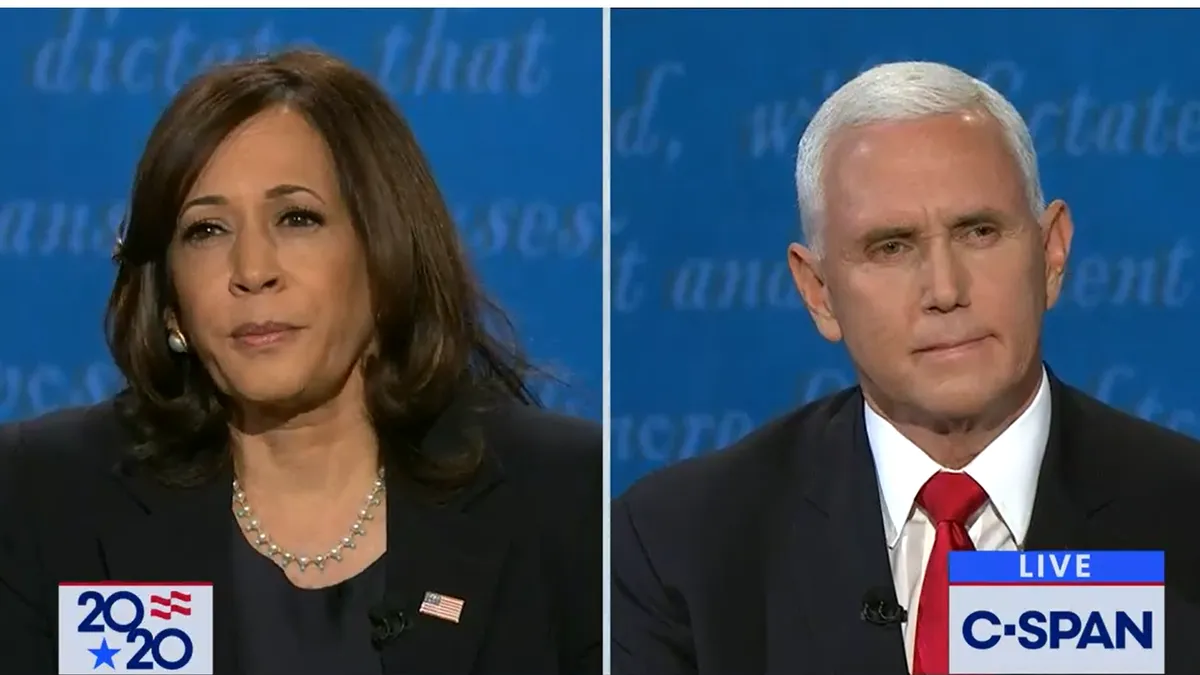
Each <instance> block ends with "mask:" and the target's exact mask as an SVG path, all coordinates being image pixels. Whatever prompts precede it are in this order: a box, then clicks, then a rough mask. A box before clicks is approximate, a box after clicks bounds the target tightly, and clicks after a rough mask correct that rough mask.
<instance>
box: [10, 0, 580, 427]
mask: <svg viewBox="0 0 1200 675" xmlns="http://www.w3.org/2000/svg"><path fill="white" fill-rule="evenodd" d="M0 19H2V20H0V45H2V46H0V83H3V84H0V87H2V89H0V91H2V92H3V105H0V148H2V149H3V152H0V288H2V289H3V290H2V291H0V316H2V317H4V320H3V324H2V325H0V421H7V420H13V419H19V418H24V417H29V416H32V415H36V414H39V413H42V412H46V411H48V410H51V409H54V408H59V407H63V406H68V405H77V404H84V403H90V402H93V401H98V400H100V399H102V398H104V397H106V396H108V395H109V394H111V393H112V392H113V391H115V390H116V388H117V387H118V386H119V385H120V379H119V375H118V373H117V372H116V371H115V369H114V368H113V367H112V365H111V363H110V361H109V359H108V353H107V351H106V349H105V347H104V341H103V334H102V330H101V320H102V310H103V306H104V303H105V300H106V298H107V294H108V290H109V285H110V283H111V280H112V275H113V271H114V270H113V266H112V263H111V262H110V261H109V255H110V253H111V250H112V246H113V242H114V237H115V232H116V226H117V224H118V223H119V221H120V220H121V218H122V216H123V214H124V209H125V204H124V201H125V199H126V198H127V195H128V190H129V187H130V183H131V179H132V175H133V168H134V164H135V162H136V161H137V158H138V155H139V154H140V152H141V148H142V144H143V143H144V142H145V139H146V137H147V136H148V134H149V132H150V128H151V126H152V125H153V123H154V121H155V120H156V118H157V116H158V115H159V113H160V112H161V110H162V109H163V107H164V106H165V105H166V104H167V102H168V101H169V99H170V97H171V96H172V95H173V94H174V93H175V92H176V91H177V90H178V88H179V87H180V85H181V84H182V83H183V82H185V81H187V80H188V79H189V78H191V77H192V76H193V75H195V74H196V73H198V72H200V71H202V70H203V69H205V68H206V67H208V66H210V65H212V64H214V63H218V62H221V61H227V60H230V59H237V58H245V57H249V56H253V55H256V54H259V53H263V52H267V51H273V50H278V49H280V48H283V47H286V46H295V45H305V46H316V47H320V48H323V49H326V50H328V51H331V52H333V53H335V54H337V55H339V56H342V57H344V58H346V59H348V60H350V61H351V62H352V63H354V64H355V65H356V66H358V67H360V68H362V69H363V70H364V71H365V72H367V73H369V74H370V75H372V76H373V77H374V78H375V79H376V80H377V81H378V82H380V83H381V84H382V85H383V86H384V87H386V89H387V90H388V91H389V92H390V93H391V94H392V96H393V97H394V99H395V100H396V101H397V102H398V103H399V104H400V106H401V108H402V110H403V111H404V113H405V114H406V116H407V117H408V119H409V121H410V122H411V124H412V126H413V127H414V129H415V131H416V134H417V137H418V138H419V140H420V141H421V144H422V145H423V146H424V148H425V150H426V152H427V154H428V156H429V157H430V160H431V162H432V164H433V167H434V171H435V173H436V175H437V177H438V179H439V180H440V182H441V185H442V187H443V189H444V192H445V193H446V196H447V199H448V200H449V202H450V203H451V205H452V208H453V211H454V213H455V215H456V217H457V219H458V221H459V224H460V226H461V228H462V230H463V233H464V236H465V237H466V239H467V241H468V242H469V243H470V247H471V250H472V252H473V256H474V260H475V262H476V265H477V268H478V270H479V271H480V273H481V274H482V276H483V277H484V280H485V282H486V283H487V285H488V287H489V288H490V289H491V290H492V292H493V294H494V295H495V296H497V297H498V298H499V300H500V301H501V302H502V303H503V304H504V305H505V306H506V307H507V308H508V309H509V310H510V312H511V314H512V315H513V318H514V321H515V323H516V324H517V328H518V329H519V330H520V331H521V334H522V335H523V337H524V338H525V342H526V344H527V346H528V348H529V351H530V352H531V353H532V355H533V356H535V357H536V358H537V359H538V360H540V361H541V362H542V363H543V364H545V365H548V366H549V367H551V368H553V369H554V370H555V371H556V372H558V373H561V374H564V376H565V379H566V380H567V383H568V385H569V386H568V387H565V388H564V387H560V386H555V387H553V388H547V389H545V390H544V391H543V397H544V399H545V400H546V402H547V403H549V404H550V405H551V406H553V407H555V408H558V409H561V410H567V411H570V412H575V413H578V414H582V415H585V416H588V417H591V418H594V419H599V417H600V400H601V396H600V392H601V387H600V385H601V335H600V331H601V319H602V316H601V296H602V287H601V283H602V281H601V259H600V251H601V244H602V221H601V212H600V196H601V186H602V175H601V172H602V168H601V159H602V158H601V153H602V149H603V146H602V141H601V131H602V130H601V125H602V112H603V111H602V105H603V104H602V89H601V87H602V79H601V78H602V51H601V49H602V44H601V39H602V34H601V30H602V24H601V21H602V16H601V11H600V10H599V9H596V10H544V11H517V10H451V11H447V10H432V11H424V10H354V11H307V10H306V11H300V10H291V11H278V10H276V11H258V10H254V11H250V10H246V11H236V10H162V11H151V10H103V9H95V10H82V9H79V10H61V11H60V10H54V11H50V10H41V11H15V10H4V11H0Z"/></svg>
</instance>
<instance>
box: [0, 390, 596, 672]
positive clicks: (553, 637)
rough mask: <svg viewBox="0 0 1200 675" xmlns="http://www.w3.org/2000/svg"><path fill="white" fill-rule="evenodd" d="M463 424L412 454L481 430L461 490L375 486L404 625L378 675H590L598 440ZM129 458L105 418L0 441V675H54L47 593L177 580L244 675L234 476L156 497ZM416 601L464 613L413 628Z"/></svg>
mask: <svg viewBox="0 0 1200 675" xmlns="http://www.w3.org/2000/svg"><path fill="white" fill-rule="evenodd" d="M463 417H464V415H463V414H461V411H459V413H458V414H455V415H450V414H447V415H444V416H443V418H442V420H439V423H438V424H437V425H435V426H434V430H433V431H432V432H430V434H429V435H427V436H426V440H425V441H424V443H423V448H424V449H425V450H428V451H431V452H437V451H438V448H437V447H434V446H437V445H438V444H449V445H453V444H454V443H455V442H457V441H460V440H461V438H460V437H459V436H458V435H457V434H458V430H459V429H466V428H470V429H476V430H477V431H481V432H482V437H483V439H484V440H485V443H486V448H487V453H486V457H485V461H484V463H483V467H482V469H481V470H480V471H479V473H478V475H477V477H476V478H475V480H474V482H473V483H472V484H471V485H470V486H469V487H468V488H467V489H466V490H465V491H462V492H461V493H459V494H457V496H456V497H455V498H454V499H452V500H451V501H450V502H449V503H446V504H444V505H441V506H435V505H433V504H431V503H430V502H428V501H425V500H421V499H417V498H408V497H406V492H405V490H404V488H403V487H402V486H400V485H394V481H393V479H392V478H391V477H389V479H388V487H389V491H388V497H389V498H388V500H387V509H388V513H387V516H388V518H387V527H388V544H389V549H390V550H389V552H388V554H387V556H386V566H387V571H386V577H387V581H386V597H385V599H384V601H383V603H382V605H381V606H382V607H383V608H385V609H392V610H396V611H404V612H406V615H407V616H409V617H415V619H412V620H411V621H410V624H409V626H408V628H407V629H406V630H404V631H403V632H402V633H400V634H399V635H398V636H396V637H395V639H393V640H391V641H390V642H387V643H386V644H384V645H383V646H381V647H380V652H381V653H380V656H381V659H382V663H383V666H384V672H385V673H389V674H391V673H397V674H399V673H421V674H422V675H435V674H438V673H446V674H451V673H453V674H456V675H461V674H464V673H505V674H510V673H511V674H517V673H520V674H521V675H535V674H539V673H568V674H569V673H584V674H597V675H598V674H599V673H600V668H601V666H600V664H601V661H600V659H601V621H602V597H601V596H602V588H603V586H602V578H601V575H602V570H603V566H602V561H601V551H602V537H603V531H602V515H601V510H602V509H601V505H602V462H603V457H602V449H601V445H602V444H601V431H600V427H599V426H598V425H595V424H592V423H589V422H584V421H581V420H576V419H572V418H568V417H562V416H559V415H555V414H552V413H549V412H546V411H543V410H540V409H537V408H533V407H526V406H521V405H517V404H512V403H503V404H499V405H498V406H496V407H493V408H492V409H491V410H490V411H488V412H472V413H470V414H468V415H465V417H467V418H469V420H470V422H471V423H470V424H464V423H463V419H462V418H463ZM451 418H454V419H451ZM447 420H451V421H447ZM382 440H383V441H384V442H385V443H386V442H387V439H382ZM128 447H129V438H128V436H127V435H126V434H125V432H124V431H123V429H122V427H121V426H120V425H119V424H118V422H117V417H116V413H115V410H114V407H113V404H112V403H111V402H107V403H103V404H100V405H96V406H92V407H86V408H76V409H71V410H66V411H62V412H58V413H53V414H50V415H48V416H44V417H41V418H38V419H35V420H32V421H27V422H22V423H16V424H10V425H7V426H3V427H0V663H2V664H3V665H2V666H0V671H3V672H5V673H14V674H16V673H20V674H21V675H42V674H48V673H57V672H58V669H57V630H58V629H57V619H56V613H57V607H58V601H57V585H58V584H59V582H63V581H74V582H81V581H84V582H86V581H106V580H112V581H124V582H133V581H141V582H145V581H176V582H178V581H181V580H188V581H211V582H212V583H213V593H214V603H215V610H214V613H215V614H214V620H213V625H214V629H215V631H216V633H215V637H214V654H213V656H214V666H215V669H216V672H217V673H219V674H220V675H226V674H234V673H240V672H241V671H240V670H239V668H238V666H237V656H236V652H237V650H236V648H235V644H234V639H233V636H232V635H231V634H230V633H231V631H232V630H233V629H232V628H231V626H232V625H233V624H234V622H233V621H231V620H229V619H230V618H231V617H230V614H231V610H230V606H231V604H232V599H231V598H230V597H229V595H228V593H229V590H228V589H229V586H230V582H229V579H228V577H229V576H230V575H231V572H230V567H231V565H230V563H229V555H230V549H229V546H230V543H231V541H233V539H232V537H231V536H230V531H231V529H230V528H231V527H232V525H231V523H230V518H231V515H230V503H231V499H232V493H231V491H232V487H231V483H232V480H231V476H229V475H225V476H222V477H221V478H220V479H219V480H214V481H212V482H211V483H209V484H207V485H206V486H204V487H201V488H196V489H188V490H180V489H170V488H165V487H163V486H161V485H160V484H158V483H157V482H155V481H153V480H152V479H151V478H150V477H149V476H148V475H146V474H145V473H144V472H142V471H140V470H136V469H135V470H127V469H119V468H116V467H119V466H121V465H122V463H121V462H120V459H121V457H122V454H123V451H125V450H126V449H127V448H128ZM390 475H391V474H389V476H390ZM410 492H411V491H410ZM222 589H225V592H224V593H223V592H222ZM439 589H440V590H439ZM427 591H435V592H440V593H445V594H447V595H452V596H454V597H457V598H462V599H463V600H465V605H464V609H463V612H462V615H461V619H460V623H457V624H454V623H450V622H447V621H439V620H437V619H433V618H431V617H428V616H423V615H420V614H417V613H415V612H414V610H415V609H416V607H417V605H419V604H420V602H421V599H422V598H423V596H424V594H425V593H426V592H427ZM284 648H286V647H284Z"/></svg>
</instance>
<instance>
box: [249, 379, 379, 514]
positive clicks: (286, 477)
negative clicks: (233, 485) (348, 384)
mask: <svg viewBox="0 0 1200 675" xmlns="http://www.w3.org/2000/svg"><path fill="white" fill-rule="evenodd" d="M347 399H353V400H347ZM247 429H253V431H247ZM232 433H233V453H234V454H233V459H234V467H235V469H236V471H237V476H238V480H239V482H240V483H241V484H242V485H243V486H244V487H246V488H247V489H249V490H252V491H254V492H265V493H269V494H272V495H275V496H277V497H298V498H305V497H316V498H320V499H326V498H329V497H333V496H336V495H339V494H342V493H344V492H346V491H347V490H351V491H354V492H360V491H362V490H363V489H365V487H364V486H366V485H368V484H369V483H370V481H371V480H372V479H373V477H374V475H375V473H376V472H377V471H378V466H379V444H378V440H377V438H376V436H375V431H374V428H373V427H372V426H371V423H370V420H369V419H368V417H367V414H366V411H365V409H364V408H363V406H362V404H361V398H357V397H346V396H339V397H336V398H335V399H334V400H332V401H330V402H329V403H328V404H326V405H324V406H321V407H319V408H315V409H313V410H309V411H306V412H304V413H302V414H298V415H295V416H292V417H290V418H286V419H282V420H279V421H274V422H272V423H270V424H262V423H258V424H243V425H238V426H236V427H235V428H234V429H233V430H232Z"/></svg>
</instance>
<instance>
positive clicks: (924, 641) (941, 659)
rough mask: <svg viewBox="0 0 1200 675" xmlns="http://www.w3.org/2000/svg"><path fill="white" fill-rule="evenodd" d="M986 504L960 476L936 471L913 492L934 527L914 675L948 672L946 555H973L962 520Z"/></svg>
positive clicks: (920, 606) (919, 609)
mask: <svg viewBox="0 0 1200 675" xmlns="http://www.w3.org/2000/svg"><path fill="white" fill-rule="evenodd" d="M986 501H987V493H986V492H984V491H983V488H981V487H979V483H976V482H975V479H973V478H971V477H970V476H968V475H967V474H965V473H950V472H947V471H939V472H938V473H936V474H934V475H933V477H932V478H930V479H929V480H928V481H927V482H926V483H925V485H924V486H923V487H922V488H921V491H920V492H918V493H917V505H918V506H920V507H921V508H922V509H923V510H924V511H925V513H927V514H929V519H930V520H932V521H933V522H934V524H935V525H936V526H937V534H936V535H935V536H934V538H933V550H932V551H931V552H930V553H929V562H928V564H926V566H925V581H924V583H923V584H922V586H921V600H920V602H919V603H918V605H917V635H916V640H915V641H914V646H915V649H914V650H913V651H914V654H913V675H946V673H948V672H950V626H949V621H950V578H949V571H948V568H949V560H950V551H973V550H975V546H974V545H973V544H972V543H971V538H970V537H969V536H968V535H967V526H966V523H967V518H970V517H971V515H973V514H974V513H975V512H976V511H978V510H979V507H981V506H983V504H984V502H986Z"/></svg>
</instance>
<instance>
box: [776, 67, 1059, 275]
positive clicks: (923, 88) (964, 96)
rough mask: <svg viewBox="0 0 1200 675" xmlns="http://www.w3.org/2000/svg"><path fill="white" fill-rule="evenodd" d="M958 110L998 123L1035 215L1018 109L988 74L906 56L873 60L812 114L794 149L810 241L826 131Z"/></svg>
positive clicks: (1035, 181) (1038, 201)
mask: <svg viewBox="0 0 1200 675" xmlns="http://www.w3.org/2000/svg"><path fill="white" fill-rule="evenodd" d="M962 110H980V111H983V112H986V113H987V114H989V115H991V116H992V117H994V118H995V119H996V121H997V122H999V123H1000V127H1001V128H1002V129H1003V131H1004V138H1005V140H1006V141H1007V143H1008V146H1009V148H1010V149H1011V150H1012V153H1013V156H1014V158H1015V159H1016V160H1017V164H1018V166H1019V167H1020V169H1021V173H1022V174H1023V175H1024V178H1025V194H1026V195H1028V197H1029V207H1030V209H1031V210H1032V211H1033V213H1034V215H1035V216H1040V215H1041V213H1042V211H1043V210H1044V209H1045V198H1044V197H1043V195H1042V185H1041V181H1040V180H1039V178H1038V167H1037V153H1036V152H1035V151H1034V148H1033V139H1032V138H1031V137H1030V134H1029V128H1028V127H1026V126H1025V121H1024V120H1023V119H1021V114H1020V113H1018V112H1017V110H1016V108H1014V107H1013V105H1012V104H1011V103H1009V102H1008V100H1007V99H1005V98H1004V97H1003V96H1001V95H1000V92H998V91H996V90H995V89H993V88H992V87H991V86H990V85H988V84H987V83H986V82H983V81H981V80H978V79H976V78H974V77H971V76H970V75H968V74H966V73H964V72H962V71H961V70H958V69H957V68H952V67H950V66H947V65H944V64H941V63H929V62H923V61H905V62H899V63H887V64H883V65H880V66H875V67H874V68H871V69H870V70H867V71H866V72H864V73H862V74H861V75H859V76H858V77H856V78H854V79H853V80H850V81H849V82H847V83H846V84H844V85H842V86H841V88H839V89H838V90H837V91H836V92H834V93H833V95H832V96H830V97H829V98H828V99H826V100H825V102H824V103H822V104H821V107H820V109H818V110H817V113H816V114H815V115H813V118H812V121H811V122H809V125H808V128H807V129H805V131H804V136H803V137H802V138H801V139H800V146H799V148H798V150H797V156H796V194H797V198H798V200H799V203H800V222H801V224H802V227H803V229H804V239H805V241H806V243H807V244H808V246H809V248H811V249H813V251H814V252H816V253H817V254H818V255H820V253H821V246H822V236H821V230H822V228H823V224H822V215H823V211H824V208H825V202H824V198H825V196H824V189H823V186H822V171H823V169H824V163H825V149H826V146H828V144H829V139H830V138H832V137H833V135H834V134H835V133H837V132H838V131H840V130H842V129H845V128H848V127H855V126H861V125H865V124H872V123H876V122H888V121H898V120H911V119H917V118H921V117H927V116H931V115H940V114H946V113H953V112H958V111H962Z"/></svg>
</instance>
